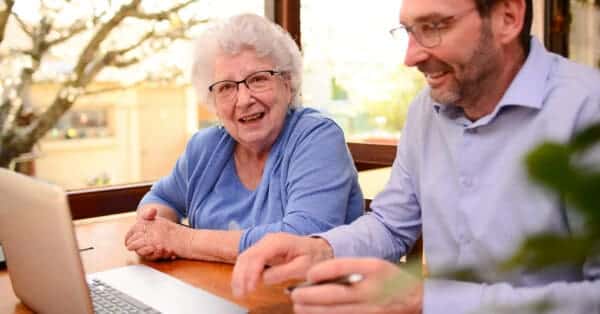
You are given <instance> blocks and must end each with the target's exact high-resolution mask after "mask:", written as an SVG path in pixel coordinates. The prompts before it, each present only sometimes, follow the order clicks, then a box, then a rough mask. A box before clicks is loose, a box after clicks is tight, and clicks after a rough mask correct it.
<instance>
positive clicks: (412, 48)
mask: <svg viewBox="0 0 600 314" xmlns="http://www.w3.org/2000/svg"><path fill="white" fill-rule="evenodd" d="M428 57H429V53H428V52H427V49H426V48H425V47H423V45H421V44H420V43H419V42H418V41H417V40H416V39H415V36H413V34H409V35H408V46H407V48H406V56H405V57H404V64H405V65H406V66H408V67H414V66H416V65H418V64H419V63H421V62H423V61H425V60H427V58H428Z"/></svg>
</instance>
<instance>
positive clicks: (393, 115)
mask: <svg viewBox="0 0 600 314" xmlns="http://www.w3.org/2000/svg"><path fill="white" fill-rule="evenodd" d="M388 80H389V82H390V83H391V84H392V85H393V86H395V87H396V88H395V89H394V90H393V91H391V93H389V97H387V98H386V99H385V100H365V101H364V107H365V108H366V110H367V115H368V116H369V117H371V118H375V117H385V125H383V128H384V129H386V130H388V131H398V130H400V129H401V128H402V126H404V122H405V121H406V115H407V114H408V106H409V104H410V103H411V101H412V100H413V99H414V98H415V96H416V95H417V93H419V91H420V90H421V89H422V88H423V87H424V86H425V79H424V77H423V75H422V74H420V73H418V72H417V71H416V70H414V69H410V68H407V67H400V68H398V69H397V70H396V71H394V72H393V73H392V74H391V75H390V77H389V78H388Z"/></svg>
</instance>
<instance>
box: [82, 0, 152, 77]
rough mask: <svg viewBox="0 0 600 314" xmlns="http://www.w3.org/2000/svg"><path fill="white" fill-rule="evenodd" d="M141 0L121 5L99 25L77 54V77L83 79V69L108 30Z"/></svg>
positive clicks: (91, 58) (129, 12) (108, 32)
mask: <svg viewBox="0 0 600 314" xmlns="http://www.w3.org/2000/svg"><path fill="white" fill-rule="evenodd" d="M140 1H141V0H133V1H132V2H131V3H130V4H128V5H124V6H122V7H121V8H120V9H119V11H118V12H117V13H116V14H115V15H114V16H113V17H112V18H111V19H110V20H109V21H108V22H107V23H105V24H104V25H102V26H101V27H100V29H99V30H98V32H96V34H95V35H94V37H92V39H91V40H90V42H89V43H88V44H87V46H86V47H85V48H84V50H83V52H82V53H81V55H80V56H79V61H78V62H77V65H76V66H75V73H76V75H77V77H78V78H79V79H83V75H84V71H85V69H86V67H87V65H88V63H89V62H91V61H92V60H93V58H94V55H95V54H96V53H97V51H98V48H99V47H100V44H101V43H102V41H104V39H106V37H107V36H108V35H109V34H110V32H111V31H112V30H113V29H114V28H115V27H117V25H119V24H120V23H121V21H123V19H125V18H126V17H127V16H128V15H130V14H131V13H132V12H133V11H134V10H135V9H136V8H137V7H138V6H139V4H140Z"/></svg>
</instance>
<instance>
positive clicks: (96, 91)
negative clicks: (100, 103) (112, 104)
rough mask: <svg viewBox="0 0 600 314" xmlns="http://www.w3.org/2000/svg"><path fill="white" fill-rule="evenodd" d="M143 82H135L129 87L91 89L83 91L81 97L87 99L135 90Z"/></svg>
mask: <svg viewBox="0 0 600 314" xmlns="http://www.w3.org/2000/svg"><path fill="white" fill-rule="evenodd" d="M144 82H145V81H144V80H140V81H137V82H135V83H134V84H130V85H119V86H112V87H106V88H97V89H92V90H85V91H84V92H83V93H82V94H81V96H82V97H87V96H94V95H98V94H104V93H112V92H117V91H122V90H127V89H132V88H136V87H138V86H140V85H142V84H143V83H144Z"/></svg>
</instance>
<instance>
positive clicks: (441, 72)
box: [400, 0, 501, 107]
mask: <svg viewBox="0 0 600 314" xmlns="http://www.w3.org/2000/svg"><path fill="white" fill-rule="evenodd" d="M400 22H401V23H402V24H403V25H406V26H409V27H412V26H415V25H418V24H419V23H427V25H430V26H435V27H436V28H438V29H439V36H440V37H439V38H440V39H441V40H440V41H439V44H438V45H437V46H435V47H431V48H426V47H423V45H421V44H420V43H419V42H418V41H417V40H415V36H414V35H412V34H411V36H410V39H409V44H408V51H407V54H406V59H405V64H406V65H407V66H416V67H417V68H418V69H419V71H421V72H422V73H423V74H424V75H425V78H426V80H427V83H428V84H429V86H430V87H431V97H432V98H433V99H434V100H435V101H436V102H439V103H440V104H454V105H458V106H461V107H464V106H469V105H470V104H471V103H473V102H474V101H476V100H477V99H479V97H481V96H482V95H485V93H486V91H487V90H488V88H490V87H491V86H493V84H489V82H490V81H493V78H494V76H496V75H497V74H498V71H499V69H500V68H501V67H500V63H501V61H500V59H499V57H498V50H499V48H497V47H499V46H498V45H497V43H496V42H495V40H494V35H493V31H492V25H491V22H490V20H489V19H483V18H481V17H480V15H479V13H478V11H477V9H476V7H475V2H474V1H473V0H452V1H435V0H405V1H404V3H403V6H402V10H401V14H400ZM430 26H428V27H429V28H430ZM417 39H418V38H417Z"/></svg>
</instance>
